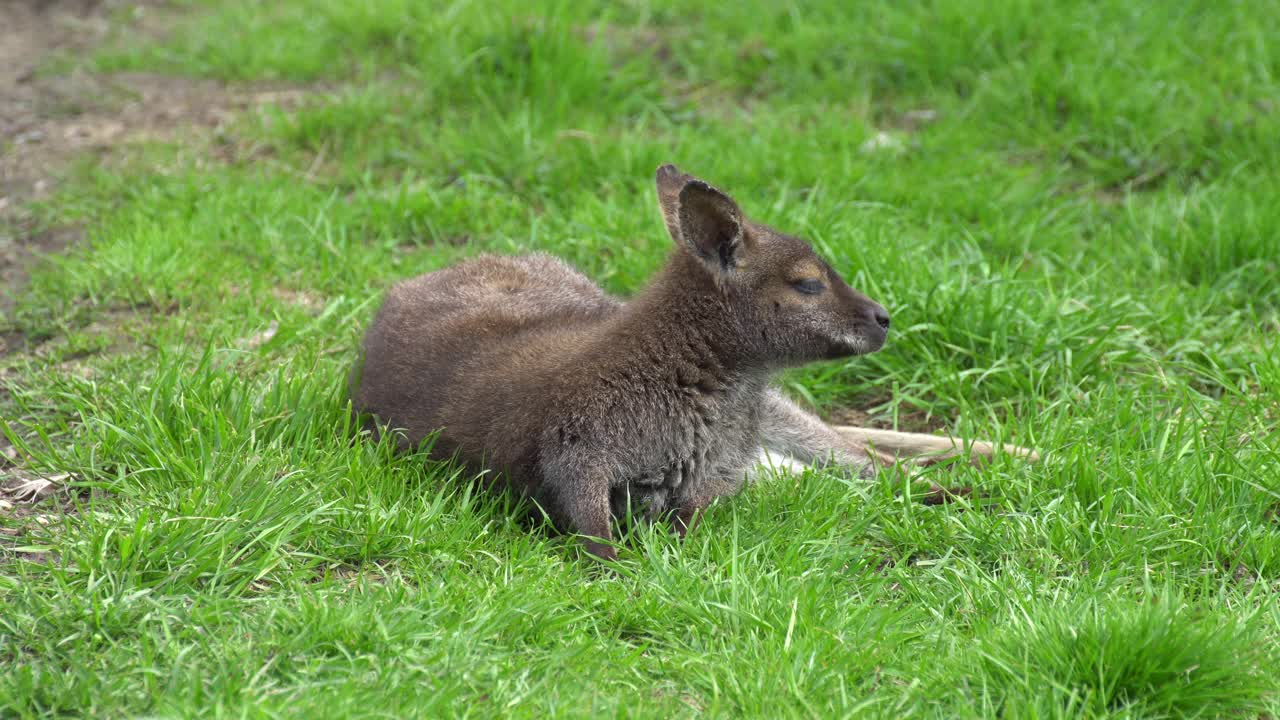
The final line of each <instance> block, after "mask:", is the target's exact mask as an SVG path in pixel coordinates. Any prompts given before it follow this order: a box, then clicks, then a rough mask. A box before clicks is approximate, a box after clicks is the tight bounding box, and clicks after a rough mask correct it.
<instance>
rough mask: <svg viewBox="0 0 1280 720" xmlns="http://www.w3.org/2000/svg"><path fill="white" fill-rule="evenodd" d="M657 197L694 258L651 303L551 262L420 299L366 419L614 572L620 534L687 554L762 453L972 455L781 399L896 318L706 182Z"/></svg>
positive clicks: (376, 348)
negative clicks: (837, 422) (666, 534)
mask: <svg viewBox="0 0 1280 720" xmlns="http://www.w3.org/2000/svg"><path fill="white" fill-rule="evenodd" d="M657 186H658V205H659V207H660V208H661V210H662V216H663V218H664V219H665V221H666V226H667V231H668V232H669V233H670V234H671V238H672V239H673V240H674V241H675V246H676V248H675V252H674V253H672V255H671V257H670V259H669V261H668V262H667V264H666V266H665V268H664V269H663V270H662V271H661V272H660V273H658V275H657V276H656V277H655V278H654V279H653V281H652V282H651V283H650V284H649V286H648V287H647V288H646V289H645V290H643V291H642V292H641V293H640V294H639V295H638V296H636V297H635V298H634V299H632V300H630V301H628V302H625V303H624V302H621V301H620V300H617V299H615V298H613V297H610V296H608V295H606V294H605V293H604V292H603V291H602V290H601V289H600V288H599V287H598V286H596V285H595V284H594V283H593V282H591V281H590V280H588V279H587V278H586V277H584V276H583V275H581V274H580V273H578V272H577V271H575V270H574V269H572V268H570V267H569V266H568V265H566V264H564V263H563V262H561V261H559V260H556V259H554V258H552V257H549V256H546V255H529V256H523V257H497V256H482V257H477V258H474V259H471V260H468V261H465V262H462V263H460V264H458V265H455V266H453V267H450V268H446V269H443V270H439V271H436V272H432V273H428V274H426V275H422V276H420V277H416V278H412V279H409V280H405V281H402V282H400V283H399V284H397V285H395V286H394V287H392V288H391V290H390V292H389V293H388V294H387V298H386V301H385V303H384V304H383V306H382V308H381V310H379V312H378V314H377V317H376V318H375V319H374V321H373V324H372V325H371V326H370V328H369V331H368V334H367V335H366V337H365V341H364V358H363V365H362V366H357V368H356V371H355V372H353V374H352V389H353V397H354V406H355V409H356V410H357V411H359V412H364V413H370V414H372V415H373V416H375V417H376V419H377V421H378V423H380V424H382V425H387V426H390V427H392V428H397V429H398V430H399V431H400V433H401V434H400V442H401V443H402V444H403V445H405V446H410V445H416V444H417V443H419V442H421V441H422V440H423V439H424V438H425V437H427V436H428V435H429V434H431V433H433V432H438V435H437V438H436V442H435V445H434V450H433V452H435V453H436V454H438V455H440V456H443V457H449V456H457V457H459V458H460V459H462V460H463V461H465V462H466V463H468V464H470V465H471V466H473V467H475V468H477V469H483V470H488V471H490V473H491V475H492V477H495V478H501V480H502V481H503V483H504V484H505V485H506V486H507V487H510V488H512V489H514V490H516V491H517V492H519V493H522V494H524V495H527V496H529V497H531V498H532V499H533V500H534V501H535V502H536V503H537V505H538V506H539V507H540V508H541V509H542V510H543V512H545V513H546V515H547V516H548V517H549V519H550V520H551V521H552V523H553V524H554V525H555V526H556V527H558V528H560V529H562V530H566V531H571V532H576V533H579V534H582V535H584V536H587V549H588V550H589V551H590V552H591V553H592V554H594V555H596V556H598V557H600V558H605V559H612V558H614V557H615V551H614V548H613V547H612V545H611V531H610V521H611V518H613V517H619V516H622V515H624V514H626V513H628V512H630V513H632V514H633V515H639V516H641V517H647V518H658V517H670V518H671V519H672V521H673V522H672V524H673V526H674V528H675V530H676V531H677V532H679V533H680V534H681V535H683V534H684V533H685V532H687V531H688V530H689V529H690V528H691V527H693V525H694V523H695V522H696V519H697V517H698V515H699V513H700V512H701V511H702V510H703V509H704V508H706V507H707V505H708V504H710V503H711V501H712V500H714V499H715V498H717V497H720V496H722V495H727V494H730V493H733V492H736V491H737V490H738V489H739V488H740V487H741V486H742V484H743V482H744V479H745V478H746V476H747V474H748V472H749V471H750V470H751V469H752V468H753V467H754V466H756V463H757V462H758V460H759V458H760V456H761V453H762V452H767V453H770V454H772V455H773V456H775V457H779V458H782V459H784V461H785V460H790V459H794V460H795V461H798V462H800V463H815V462H835V463H840V464H844V465H847V466H851V467H852V468H854V469H857V470H859V471H861V472H863V473H864V474H865V473H867V472H868V471H869V469H870V468H871V463H872V461H873V460H886V461H891V460H892V459H893V458H894V457H895V456H898V455H910V456H915V455H927V454H938V453H954V452H955V451H956V450H957V449H958V447H957V445H956V443H955V442H954V441H952V440H951V439H950V438H944V437H937V436H932V435H918V434H910V433H895V432H889V431H867V430H861V429H856V428H846V429H836V428H832V427H830V426H828V425H826V424H825V423H823V422H822V421H820V420H819V419H818V418H816V417H815V416H813V415H811V414H810V413H808V412H805V411H804V410H802V409H801V408H800V407H798V406H797V405H795V404H794V403H792V402H791V401H789V400H788V399H786V398H785V397H783V395H782V394H781V393H779V392H778V391H777V390H775V389H773V388H772V387H770V384H769V383H770V377H771V376H772V375H773V374H775V373H776V372H777V371H778V370H781V369H782V368H786V367H794V366H798V365H803V364H805V363H808V362H813V361H816V360H827V359H834V358H842V357H848V356H852V355H860V354H863V353H870V352H875V351H876V350H879V349H880V347H881V346H882V345H884V342H885V338H886V337H887V334H888V331H889V313H888V312H886V311H885V309H884V308H883V307H882V306H880V305H879V304H878V303H876V302H874V301H872V300H871V299H869V298H867V297H866V296H865V295H863V294H861V293H859V292H857V291H856V290H853V289H852V288H850V287H849V286H848V285H847V284H845V282H844V280H842V279H841V278H840V276H839V275H838V274H836V272H835V271H834V270H832V268H831V266H830V265H828V264H827V263H826V262H825V261H823V260H822V258H820V257H818V255H817V254H815V253H814V251H813V250H812V249H811V248H810V247H809V245H808V244H807V243H805V242H804V241H803V240H800V239H798V238H795V237H791V236H789V235H786V234H783V233H781V232H778V231H776V230H773V229H772V228H769V227H766V226H764V225H761V224H759V223H755V222H751V221H750V220H748V219H747V218H746V217H745V216H744V215H743V214H742V211H741V210H739V208H738V205H737V204H736V203H735V202H734V201H733V200H732V199H730V198H729V196H727V195H725V194H724V193H723V192H721V191H720V190H717V189H716V188H714V187H712V186H711V185H709V184H707V183H705V182H703V181H702V180H699V179H697V178H694V177H691V176H689V175H686V174H684V173H682V172H680V171H679V170H677V169H676V168H675V167H674V166H672V165H663V166H662V167H660V168H658V171H657ZM873 445H874V447H873ZM1010 450H1011V451H1013V452H1021V453H1022V454H1027V453H1026V452H1025V451H1020V450H1019V449H1017V448H1011V449H1010ZM971 451H972V452H976V453H978V454H981V455H990V454H991V453H992V452H993V451H994V448H992V447H991V446H990V445H989V444H985V443H980V444H975V445H973V446H972V447H971Z"/></svg>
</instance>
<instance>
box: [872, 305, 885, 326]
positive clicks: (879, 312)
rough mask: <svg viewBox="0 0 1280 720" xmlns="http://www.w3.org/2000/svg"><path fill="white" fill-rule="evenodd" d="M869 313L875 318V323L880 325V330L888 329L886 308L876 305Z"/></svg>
mask: <svg viewBox="0 0 1280 720" xmlns="http://www.w3.org/2000/svg"><path fill="white" fill-rule="evenodd" d="M871 315H872V316H873V317H874V318H875V319H876V324H877V325H879V326H880V329H881V330H888V329H889V311H888V310H885V309H884V308H883V307H881V306H880V305H877V306H876V309H875V310H872V311H871Z"/></svg>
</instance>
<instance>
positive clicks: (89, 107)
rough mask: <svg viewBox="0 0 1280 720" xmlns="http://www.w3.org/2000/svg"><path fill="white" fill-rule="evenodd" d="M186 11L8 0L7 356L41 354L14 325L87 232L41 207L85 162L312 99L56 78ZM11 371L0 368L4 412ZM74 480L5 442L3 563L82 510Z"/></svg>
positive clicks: (0, 79)
mask: <svg viewBox="0 0 1280 720" xmlns="http://www.w3.org/2000/svg"><path fill="white" fill-rule="evenodd" d="M177 12H178V10H177V9H176V8H170V7H168V5H167V3H165V2H163V1H162V0H132V1H129V2H125V1H123V0H0V359H2V358H3V357H4V356H5V355H7V354H9V353H14V352H28V351H31V350H33V347H32V343H31V342H29V340H28V338H27V337H26V336H25V335H24V334H23V333H22V332H21V330H19V329H18V328H16V327H14V323H13V321H12V311H13V309H14V307H15V305H16V304H17V302H18V300H19V298H21V296H22V293H23V292H24V290H25V288H26V287H27V285H28V278H29V275H28V272H29V270H30V268H31V267H32V265H33V264H34V263H36V262H39V260H40V259H41V258H42V257H44V256H46V255H49V254H52V253H58V252H62V251H63V250H65V249H67V248H68V247H70V246H72V245H74V244H75V243H77V242H78V241H79V239H80V237H81V235H82V231H81V229H80V228H78V227H73V226H54V227H49V226H47V225H44V224H42V223H40V222H38V221H37V220H36V218H35V217H34V216H33V213H32V212H31V210H30V204H31V203H33V202H38V201H40V200H42V199H44V198H47V197H48V196H49V195H50V193H52V192H53V191H54V190H55V189H56V188H57V186H58V183H59V180H60V179H61V178H62V177H63V176H64V175H65V172H66V170H67V168H68V166H69V165H70V164H71V163H72V162H73V161H75V160H77V159H80V158H84V159H87V160H88V161H89V162H91V163H102V162H107V161H109V160H110V159H112V157H113V156H118V155H119V154H120V151H122V150H123V149H124V148H126V147H127V146H129V145H130V144H132V143H136V142H139V141H153V140H177V139H181V140H182V141H183V142H184V143H188V142H190V141H191V139H192V138H193V137H199V136H200V135H201V134H203V135H206V136H211V135H213V134H214V133H218V132H221V131H222V129H223V128H224V126H225V125H226V124H227V123H228V122H230V121H231V119H232V118H233V117H234V116H235V115H237V114H238V113H239V112H240V111H241V110H244V109H246V108H249V107H254V106H258V105H261V104H265V103H272V104H276V105H285V106H291V105H293V104H295V103H296V101H298V100H300V99H301V98H302V97H303V96H304V95H305V93H304V91H301V90H297V89H293V88H282V87H266V86H237V87H234V88H233V87H229V86H227V85H225V84H223V83H220V82H216V81H211V80H195V79H190V78H179V77H167V76H162V75H154V74H143V73H115V74H99V73H92V72H88V71H85V70H83V69H79V70H73V71H72V72H70V73H49V72H44V69H45V68H46V67H47V65H48V64H49V63H50V61H52V60H54V59H62V60H68V61H69V62H70V63H71V64H72V65H74V64H75V59H76V57H77V56H80V55H84V54H85V53H87V52H88V51H89V50H91V49H92V48H94V47H95V46H98V45H100V44H102V43H104V42H108V41H110V39H111V38H112V37H113V34H118V33H120V32H121V31H122V30H123V31H125V32H127V33H128V34H129V35H130V36H137V35H139V34H142V35H149V36H155V35H158V34H162V33H163V32H164V31H165V23H166V22H167V21H171V20H172V18H173V17H174V16H175V14H176V13H177ZM9 372H10V370H9V369H7V368H4V367H2V366H0V409H3V406H4V403H5V401H6V396H7V391H6V390H5V387H4V381H5V376H6V375H7V374H8V373H9ZM71 481H72V479H71V478H69V477H68V476H66V475H52V476H50V475H47V474H42V473H39V472H36V471H34V470H32V469H30V468H26V467H24V466H23V463H22V458H21V456H20V455H19V453H18V452H17V449H16V448H14V447H13V446H12V445H11V444H10V443H9V441H8V440H7V439H6V438H4V436H3V435H0V559H3V555H4V550H5V549H6V547H8V548H12V547H13V546H14V545H16V544H18V539H19V538H20V537H21V536H22V535H24V534H25V529H29V528H31V526H32V523H35V524H37V525H41V524H48V523H50V522H52V520H53V519H54V518H56V517H57V516H59V515H61V514H64V513H67V512H73V511H74V510H75V506H76V502H77V500H78V499H82V497H81V493H78V492H77V491H75V490H73V489H72V487H71V486H70V485H69V484H70V483H71ZM28 559H32V558H30V557H29V558H28Z"/></svg>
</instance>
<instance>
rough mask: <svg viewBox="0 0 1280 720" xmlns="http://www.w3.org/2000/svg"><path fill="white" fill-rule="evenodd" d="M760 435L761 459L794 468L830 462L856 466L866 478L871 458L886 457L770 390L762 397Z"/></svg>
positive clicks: (767, 462) (876, 459)
mask: <svg viewBox="0 0 1280 720" xmlns="http://www.w3.org/2000/svg"><path fill="white" fill-rule="evenodd" d="M760 435H761V438H762V443H761V444H762V446H763V447H762V449H763V450H764V454H765V457H764V458H762V460H763V461H764V462H765V463H766V464H769V463H772V464H775V465H783V466H790V467H792V469H797V468H796V467H795V466H796V464H799V465H801V466H803V465H828V464H833V463H834V464H837V465H846V466H849V467H852V468H856V469H857V470H858V471H859V473H860V474H861V475H863V476H864V477H869V476H871V475H872V474H874V472H875V468H874V466H873V461H880V460H889V458H886V457H882V456H879V455H878V454H877V453H876V452H875V451H874V450H872V449H871V448H869V447H867V445H865V444H863V443H860V442H858V441H857V439H856V438H852V437H846V436H845V435H843V434H841V433H840V432H838V431H837V430H836V429H835V428H833V427H831V426H830V425H828V424H826V423H824V422H822V420H820V419H818V417H817V416H816V415H814V414H813V413H810V412H807V411H805V410H804V409H803V408H801V407H800V406H799V405H796V404H795V403H794V402H792V401H791V400H788V399H787V398H786V397H785V396H783V394H782V393H781V392H779V391H777V390H772V389H771V390H769V391H768V393H767V394H766V396H765V403H764V407H763V408H762V413H761V417H760Z"/></svg>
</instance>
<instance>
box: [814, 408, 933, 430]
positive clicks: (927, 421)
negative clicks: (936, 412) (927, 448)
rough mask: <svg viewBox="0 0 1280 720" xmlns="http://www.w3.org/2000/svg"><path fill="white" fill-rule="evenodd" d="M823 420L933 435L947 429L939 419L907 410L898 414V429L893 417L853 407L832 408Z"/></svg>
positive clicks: (834, 423)
mask: <svg viewBox="0 0 1280 720" xmlns="http://www.w3.org/2000/svg"><path fill="white" fill-rule="evenodd" d="M823 419H824V420H826V421H827V422H828V423H830V424H832V425H850V426H852V427H863V428H876V429H879V430H900V431H902V432H922V433H933V432H937V431H938V430H941V429H943V428H945V427H946V424H945V423H943V422H941V421H940V420H939V419H938V418H936V417H933V416H932V415H929V414H928V413H926V412H923V411H920V410H906V411H905V412H899V413H898V422H897V427H895V426H894V420H893V418H892V417H883V416H878V415H872V414H871V413H869V412H867V411H866V410H862V409H859V408H851V407H841V408H832V409H831V410H829V411H827V412H826V413H825V415H824V416H823Z"/></svg>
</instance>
